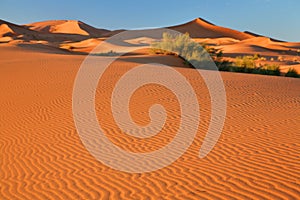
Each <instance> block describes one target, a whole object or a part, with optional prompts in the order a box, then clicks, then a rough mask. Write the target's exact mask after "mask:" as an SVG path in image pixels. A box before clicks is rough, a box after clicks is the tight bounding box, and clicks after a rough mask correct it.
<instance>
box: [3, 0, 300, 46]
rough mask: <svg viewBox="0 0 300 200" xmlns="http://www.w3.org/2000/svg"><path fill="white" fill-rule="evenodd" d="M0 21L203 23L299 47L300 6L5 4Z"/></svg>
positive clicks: (281, 2) (94, 0)
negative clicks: (69, 20) (73, 20)
mask: <svg viewBox="0 0 300 200" xmlns="http://www.w3.org/2000/svg"><path fill="white" fill-rule="evenodd" d="M0 8H1V12H0V19H3V20H7V21H10V22H13V23H17V24H26V23H30V22H36V21H43V20H49V19H75V20H81V21H83V22H86V23H88V24H90V25H92V26H95V27H98V28H106V29H134V28H145V27H164V26H170V25H177V24H180V23H184V22H187V21H190V20H193V19H194V18H197V17H202V18H204V19H206V20H208V21H210V22H212V23H214V24H216V25H220V26H225V27H228V28H233V29H237V30H240V31H245V30H247V31H252V32H255V33H258V34H262V35H266V36H271V37H273V38H276V39H281V40H287V41H298V42H300V22H299V20H300V1H299V0H250V1H238V0H224V1H222V0H214V1H212V0H186V1H183V0H182V1H179V0H172V1H168V0H166V1H164V0H151V1H143V0H140V1H138V0H128V1H125V0H123V1H122V0H104V1H102V0H90V1H88V0H86V1H84V0H78V1H71V0H65V1H63V0H61V1H59V0H49V1H37V0H27V1H25V0H18V1H17V0H0Z"/></svg>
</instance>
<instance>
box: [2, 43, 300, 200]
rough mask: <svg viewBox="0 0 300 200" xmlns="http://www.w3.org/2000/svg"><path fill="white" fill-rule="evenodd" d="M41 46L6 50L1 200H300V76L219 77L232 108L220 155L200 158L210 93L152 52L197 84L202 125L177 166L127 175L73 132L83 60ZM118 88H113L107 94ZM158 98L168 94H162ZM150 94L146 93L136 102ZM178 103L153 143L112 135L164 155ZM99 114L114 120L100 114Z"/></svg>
mask: <svg viewBox="0 0 300 200" xmlns="http://www.w3.org/2000/svg"><path fill="white" fill-rule="evenodd" d="M38 47H39V46H38ZM38 47H36V46H30V47H28V46H27V47H26V48H23V47H15V46H13V45H2V46H1V45H0V87H1V90H0V91H1V101H0V109H1V112H0V121H1V124H0V130H1V131H0V134H1V143H0V149H1V162H0V164H1V165H0V177H1V179H0V181H1V182H0V185H1V187H0V194H1V196H0V197H1V198H0V199H55V200H57V199H130V200H132V199H154V200H157V199H172V200H173V199H195V200H198V199H297V198H299V190H300V187H299V185H300V182H299V180H300V165H299V164H300V163H299V152H300V125H299V124H300V80H299V79H294V78H285V77H271V76H263V75H251V74H238V73H230V72H224V73H221V75H222V77H223V79H224V84H225V88H226V92H227V103H228V108H227V118H226V121H225V125H224V130H223V132H222V135H221V137H220V140H219V142H218V143H217V145H216V146H215V148H214V149H213V151H212V152H210V153H209V154H208V156H207V157H205V158H204V159H199V158H198V152H199V148H200V146H201V144H202V141H203V140H202V139H203V137H204V135H205V131H206V129H207V125H208V122H209V117H210V103H209V102H210V101H209V97H208V95H207V90H206V87H205V86H204V85H203V84H202V83H203V81H202V79H201V78H200V77H197V76H195V75H194V74H195V73H192V72H193V69H188V68H180V66H183V65H182V62H181V61H180V60H179V59H178V58H174V57H171V56H153V55H152V56H153V57H152V58H151V59H157V61H160V62H162V63H166V64H169V65H172V66H176V69H177V70H178V71H180V72H181V73H182V74H185V75H186V76H187V78H188V80H189V81H190V82H191V84H192V86H193V87H195V89H196V91H197V95H198V98H199V102H200V105H201V108H200V111H201V125H200V127H199V131H198V134H197V137H196V139H195V141H194V143H193V144H192V146H191V147H190V148H189V149H188V151H187V152H186V153H185V154H184V155H183V156H182V157H181V158H179V159H178V160H177V161H176V162H175V163H173V164H172V165H171V166H169V167H166V168H163V169H161V170H158V171H155V172H151V173H143V174H128V173H124V172H120V171H116V170H113V169H111V168H109V167H107V166H105V165H103V164H102V163H100V162H98V161H97V160H96V159H95V158H93V157H92V156H91V155H90V154H89V152H88V151H87V150H86V149H85V148H84V146H83V144H82V143H81V140H80V139H79V136H78V133H77V131H76V129H75V126H74V121H73V117H72V89H73V83H74V79H75V76H76V73H77V71H78V69H79V67H80V64H81V62H82V61H83V59H84V58H85V56H83V55H71V54H66V52H63V51H59V50H55V51H54V50H53V49H52V48H43V49H39V48H40V47H39V48H38ZM147 58H149V57H147V56H140V57H139V56H137V57H134V56H133V57H130V56H128V57H124V58H122V59H120V60H119V61H117V62H116V63H114V64H113V68H112V71H111V73H114V74H115V75H116V76H118V75H120V73H122V72H123V71H124V70H126V69H127V68H130V67H133V66H135V65H137V64H140V63H144V62H145V61H146V60H147ZM114 67H115V68H114ZM114 69H118V70H114ZM111 87H112V86H109V85H107V90H104V96H105V95H107V93H108V92H109V91H110V90H111V89H112V88H111ZM154 91H156V92H157V95H162V96H163V95H164V94H165V92H164V88H160V87H156V88H155V90H154ZM101 92H103V91H101ZM99 95H100V96H99ZM101 95H102V94H101V93H99V91H98V93H97V95H96V98H97V101H96V109H97V110H98V111H100V110H101V108H102V106H105V105H104V103H105V102H103V101H101V98H99V97H101ZM144 95H145V90H140V91H139V92H138V93H137V94H136V96H135V97H134V98H133V100H135V99H136V100H141V97H143V96H144ZM165 95H166V94H165ZM162 101H164V100H163V98H162ZM165 103H168V102H165ZM132 106H133V110H135V111H136V113H135V114H134V115H133V117H134V118H136V119H138V120H139V123H145V120H147V119H148V118H147V114H145V113H143V112H140V111H143V110H144V107H143V106H141V107H139V106H138V104H134V103H133V105H132ZM176 106H177V104H176V102H174V103H172V104H169V109H170V113H169V114H168V116H170V117H171V121H169V122H170V126H169V127H166V130H165V132H164V134H161V135H159V136H160V137H159V138H158V137H157V138H154V139H153V140H152V141H151V143H150V142H149V141H148V142H147V141H146V142H145V143H143V142H140V141H138V140H137V139H134V138H128V137H125V136H124V135H120V134H118V132H116V128H115V125H114V124H112V123H108V124H107V125H106V126H107V128H106V130H107V131H108V132H107V134H108V136H109V137H110V138H111V139H112V140H113V141H114V142H115V143H117V144H119V145H121V146H122V147H123V148H127V149H129V150H130V149H131V150H134V151H138V152H140V151H149V150H153V149H156V148H159V147H161V145H162V144H164V143H167V142H168V141H169V140H170V139H172V134H173V133H174V129H176V126H172V122H176V120H178V117H179V116H178V113H177V112H176ZM99 109H100V110H99ZM108 114H109V113H108ZM98 117H99V121H101V120H105V117H107V118H109V117H108V116H106V115H101V113H100V112H99V113H98ZM172 120H173V121H172ZM174 120H175V121H174ZM116 135H117V136H118V137H116ZM135 144H136V145H135Z"/></svg>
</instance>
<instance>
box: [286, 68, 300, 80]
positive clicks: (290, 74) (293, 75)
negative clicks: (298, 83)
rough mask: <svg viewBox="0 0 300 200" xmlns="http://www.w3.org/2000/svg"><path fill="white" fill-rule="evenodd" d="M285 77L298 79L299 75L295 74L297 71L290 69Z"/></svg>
mask: <svg viewBox="0 0 300 200" xmlns="http://www.w3.org/2000/svg"><path fill="white" fill-rule="evenodd" d="M285 76H286V77H294V78H299V77H300V75H299V74H298V73H297V71H296V70H295V69H294V68H290V69H289V71H288V72H287V73H286V74H285Z"/></svg>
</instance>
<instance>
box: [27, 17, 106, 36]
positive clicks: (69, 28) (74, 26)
mask: <svg viewBox="0 0 300 200" xmlns="http://www.w3.org/2000/svg"><path fill="white" fill-rule="evenodd" d="M24 26H26V27H28V28H29V29H31V30H35V31H39V32H44V33H67V34H78V35H89V36H91V37H100V36H101V35H102V34H105V33H108V32H110V31H109V30H105V29H97V28H94V27H92V26H90V25H88V24H85V23H83V22H81V21H76V20H49V21H42V22H35V23H31V24H26V25H24Z"/></svg>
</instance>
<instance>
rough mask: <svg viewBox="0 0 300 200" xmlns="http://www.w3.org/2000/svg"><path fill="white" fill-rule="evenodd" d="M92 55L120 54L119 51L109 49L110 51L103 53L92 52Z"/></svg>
mask: <svg viewBox="0 0 300 200" xmlns="http://www.w3.org/2000/svg"><path fill="white" fill-rule="evenodd" d="M92 55H94V56H118V55H120V53H117V52H115V51H113V50H110V51H108V52H104V53H93V54H92Z"/></svg>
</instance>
